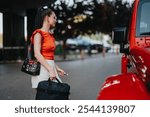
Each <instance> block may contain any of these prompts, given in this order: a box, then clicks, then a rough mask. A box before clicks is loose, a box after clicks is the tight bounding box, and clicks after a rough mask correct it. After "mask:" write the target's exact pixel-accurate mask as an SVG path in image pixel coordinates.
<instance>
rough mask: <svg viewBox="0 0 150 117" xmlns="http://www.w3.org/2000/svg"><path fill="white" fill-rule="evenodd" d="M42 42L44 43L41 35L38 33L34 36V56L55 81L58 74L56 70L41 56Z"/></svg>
mask: <svg viewBox="0 0 150 117" xmlns="http://www.w3.org/2000/svg"><path fill="white" fill-rule="evenodd" d="M41 41H42V36H41V34H40V33H36V34H35V35H34V56H35V58H36V59H37V60H38V61H39V62H40V63H41V64H42V65H43V66H44V67H45V68H46V69H47V71H48V72H49V73H50V77H51V79H55V78H56V74H55V72H54V70H53V69H52V67H51V66H50V65H49V64H48V62H47V61H46V60H45V58H44V57H43V56H42V54H41Z"/></svg>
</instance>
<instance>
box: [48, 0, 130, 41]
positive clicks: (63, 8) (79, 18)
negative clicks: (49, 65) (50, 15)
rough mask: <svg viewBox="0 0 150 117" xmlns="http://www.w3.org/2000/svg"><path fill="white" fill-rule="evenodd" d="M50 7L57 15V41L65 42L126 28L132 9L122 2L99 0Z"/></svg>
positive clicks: (61, 3) (61, 0) (61, 2)
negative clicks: (80, 36) (99, 0)
mask: <svg viewBox="0 0 150 117" xmlns="http://www.w3.org/2000/svg"><path fill="white" fill-rule="evenodd" d="M59 2H60V4H56V2H54V3H53V4H51V5H50V6H49V7H50V8H51V9H53V10H54V11H55V13H56V15H57V19H58V22H57V25H56V29H55V31H54V33H55V35H57V39H60V40H65V39H67V38H73V37H76V36H78V35H79V34H85V33H87V34H95V33H96V32H102V33H106V34H110V33H111V31H112V28H113V27H114V26H126V25H127V24H128V22H129V17H130V11H131V7H130V6H129V3H122V1H121V0H116V1H112V2H110V1H109V0H104V2H103V3H102V2H100V3H99V2H97V0H91V1H90V2H88V0H83V1H82V2H77V1H76V0H74V3H73V4H72V5H70V6H69V5H68V4H67V3H65V1H63V0H60V1H59Z"/></svg>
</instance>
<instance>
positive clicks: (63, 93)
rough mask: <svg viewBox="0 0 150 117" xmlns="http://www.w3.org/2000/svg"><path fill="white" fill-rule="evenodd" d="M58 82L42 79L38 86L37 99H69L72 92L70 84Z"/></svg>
mask: <svg viewBox="0 0 150 117" xmlns="http://www.w3.org/2000/svg"><path fill="white" fill-rule="evenodd" d="M56 80H57V81H58V82H54V81H51V80H50V79H49V80H47V81H41V82H39V84H38V87H37V93H36V98H35V99H36V100H68V99H69V94H70V85H68V84H66V83H61V82H60V81H59V80H58V79H57V78H56Z"/></svg>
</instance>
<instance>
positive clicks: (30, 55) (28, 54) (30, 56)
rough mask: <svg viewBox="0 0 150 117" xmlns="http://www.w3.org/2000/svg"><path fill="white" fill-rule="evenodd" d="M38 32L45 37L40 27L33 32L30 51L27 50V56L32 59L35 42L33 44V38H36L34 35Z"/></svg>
mask: <svg viewBox="0 0 150 117" xmlns="http://www.w3.org/2000/svg"><path fill="white" fill-rule="evenodd" d="M36 33H40V34H41V37H42V39H44V36H43V33H42V31H41V30H40V29H37V30H35V31H34V32H33V34H32V36H31V37H30V44H29V46H28V51H27V58H29V59H32V51H34V44H33V39H34V35H35V34H36Z"/></svg>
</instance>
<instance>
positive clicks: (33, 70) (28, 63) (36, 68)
mask: <svg viewBox="0 0 150 117" xmlns="http://www.w3.org/2000/svg"><path fill="white" fill-rule="evenodd" d="M32 50H33V44H32V43H30V46H29V48H28V55H27V58H26V59H25V60H24V62H23V64H22V67H21V71H22V72H25V73H27V74H29V75H39V74H40V67H41V64H40V63H39V62H38V61H37V60H36V59H35V58H33V57H32V55H33V53H32Z"/></svg>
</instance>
